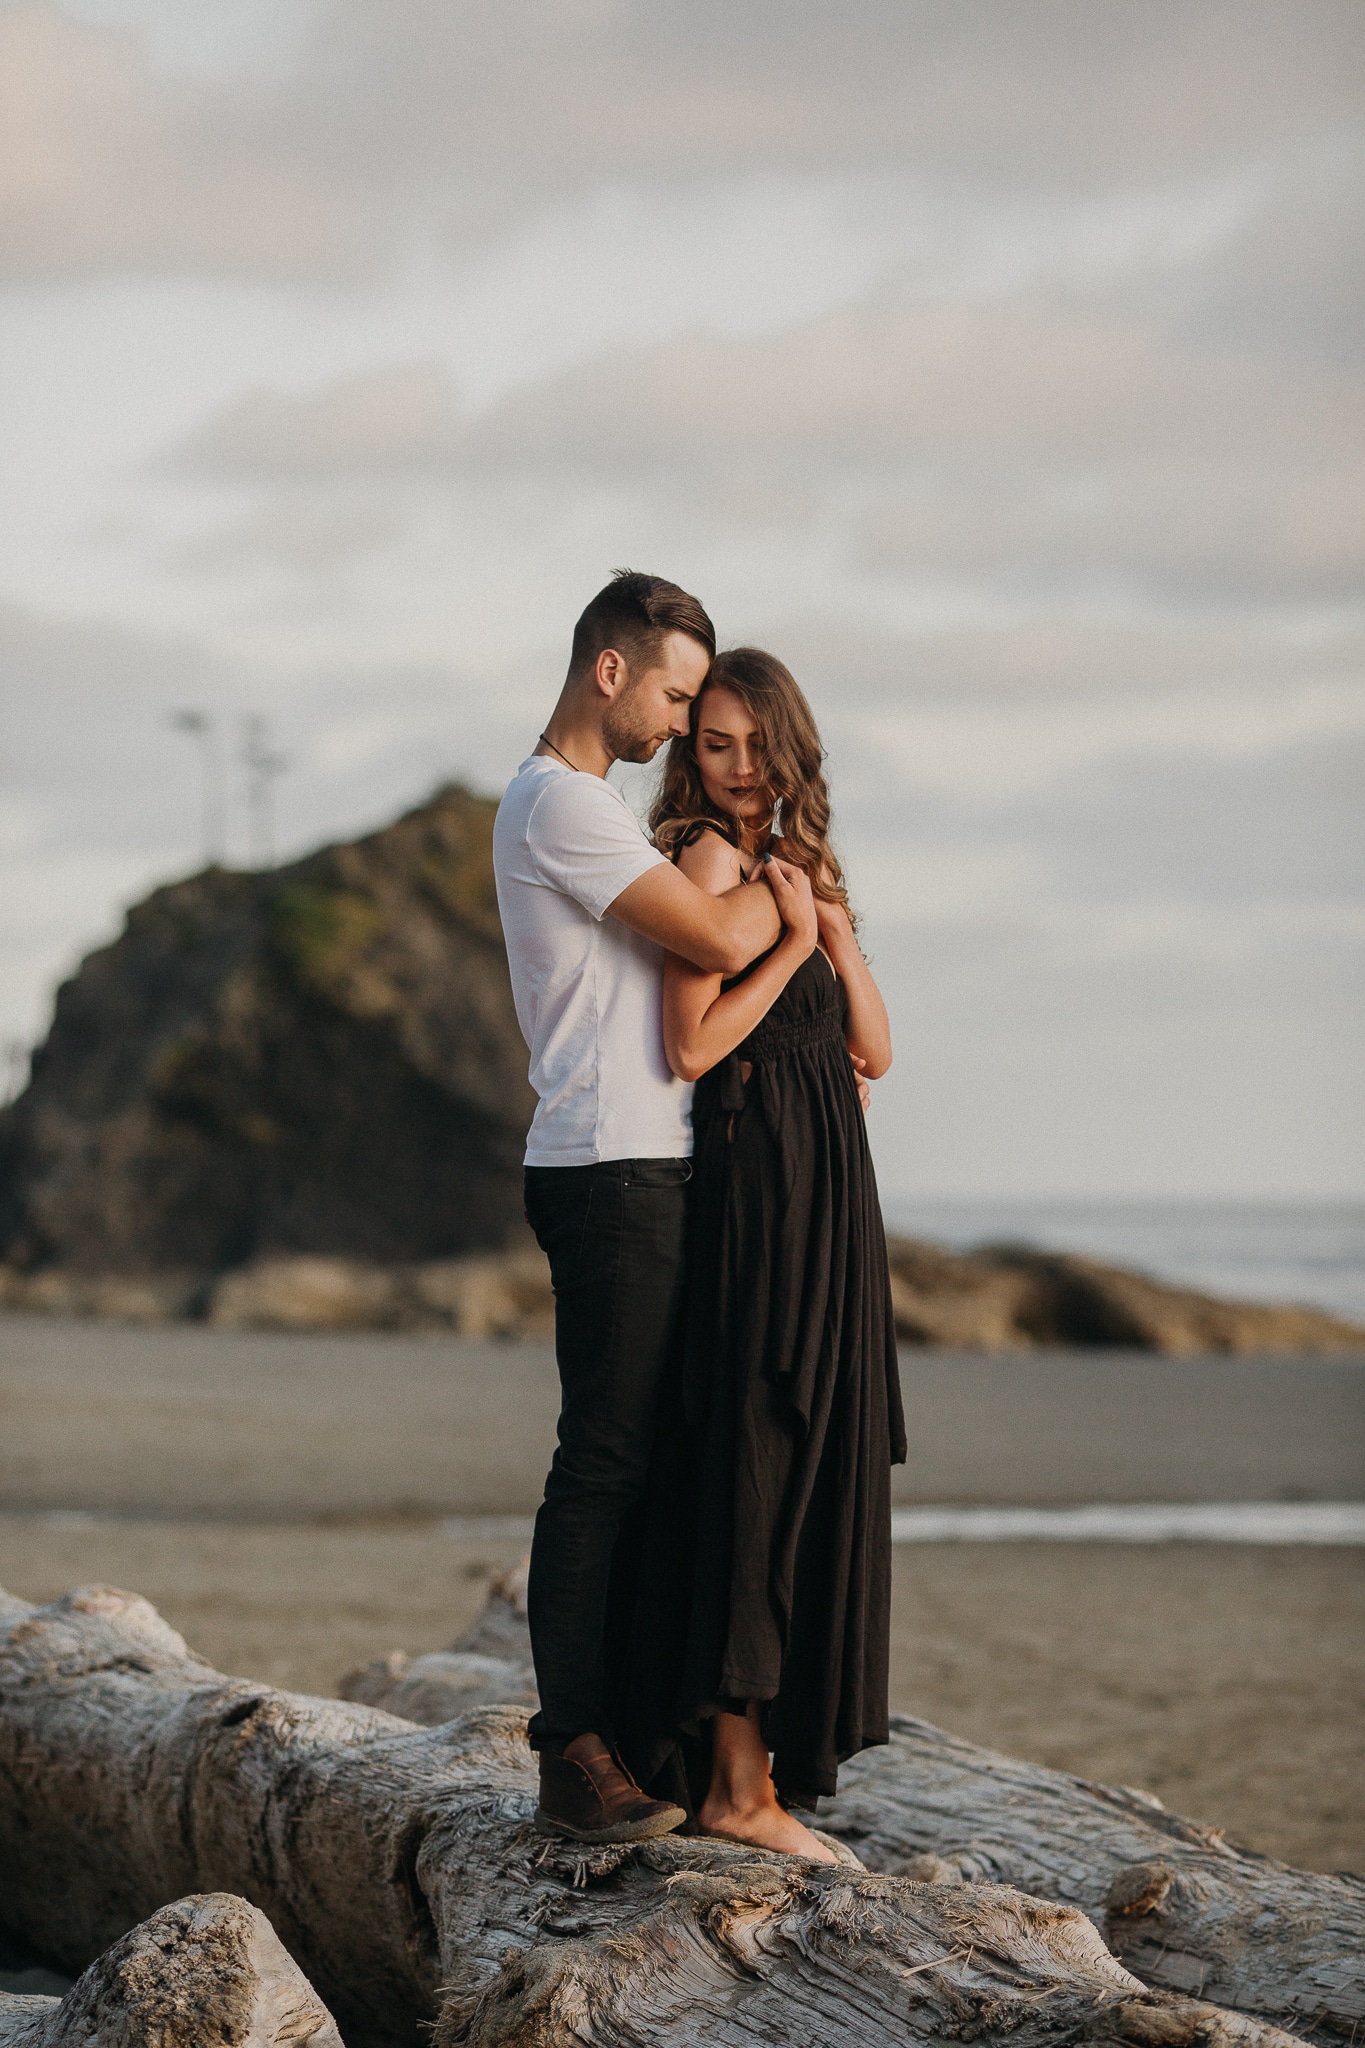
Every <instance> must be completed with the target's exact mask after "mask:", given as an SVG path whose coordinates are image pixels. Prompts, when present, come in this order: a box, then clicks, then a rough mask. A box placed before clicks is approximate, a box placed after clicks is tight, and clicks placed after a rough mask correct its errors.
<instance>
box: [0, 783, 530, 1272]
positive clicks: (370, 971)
mask: <svg viewBox="0 0 1365 2048" xmlns="http://www.w3.org/2000/svg"><path fill="white" fill-rule="evenodd" d="M495 809H496V805H495V804H494V803H493V802H492V801H490V800H489V799H487V798H484V797H479V796H474V795H472V794H471V793H470V792H469V791H468V790H465V789H461V788H459V787H456V786H450V787H447V788H444V789H442V790H439V791H438V792H437V794H436V795H435V796H433V797H432V799H431V801H430V802H429V803H426V804H424V805H422V806H421V807H420V808H419V809H417V810H414V811H411V812H409V813H408V814H407V815H406V816H405V817H402V818H400V819H399V820H398V821H397V823H395V824H393V825H391V826H389V827H388V828H387V829H386V830H384V831H381V832H376V833H373V834H371V835H370V836H369V837H367V838H364V839H361V840H358V841H356V842H355V843H353V844H349V845H338V846H328V847H324V848H323V849H322V850H321V851H320V852H317V853H314V854H311V855H310V856H309V857H308V858H307V859H305V860H301V861H297V862H295V863H293V864H292V865H291V866H288V867H284V868H280V869H277V870H274V871H273V872H269V873H262V874H248V873H232V872H229V871H227V870H225V869H222V868H210V869H209V870H207V872H205V873H203V874H200V875H196V876H194V877H192V878H191V879H190V880H188V881H185V882H178V883H175V884H172V885H171V886H169V887H167V888H162V889H158V890H156V891H155V892H154V893H153V894H152V895H151V896H149V897H148V898H147V900H146V901H145V902H143V903H139V904H137V905H136V906H135V907H134V908H133V909H132V910H131V911H130V912H129V913H128V918H127V923H126V926H125V929H124V931H123V934H122V936H121V937H120V938H118V939H117V940H116V941H115V942H114V944H113V945H111V946H107V947H104V948H103V949H102V950H101V951H99V952H97V953H92V954H91V955H90V956H89V958H88V959H86V960H85V961H84V962H83V963H82V965H81V968H80V970H79V972H78V973H77V974H76V976H75V977H74V978H73V979H72V980H71V981H69V982H67V983H66V984H65V986H64V987H63V988H62V989H61V990H60V991H59V993H58V997H57V1007H56V1016H55V1019H54V1022H53V1026H52V1030H51V1033H50V1035H49V1037H48V1039H47V1042H46V1043H45V1044H44V1045H43V1046H42V1048H41V1049H40V1051H39V1052H38V1053H37V1054H36V1055H35V1058H34V1062H33V1073H32V1079H31V1082H30V1085H29V1087H28V1088H27V1089H26V1090H25V1092H24V1093H23V1094H22V1095H21V1096H20V1097H19V1099H18V1100H17V1101H16V1102H15V1103H14V1104H13V1105H12V1106H11V1107H10V1108H9V1109H8V1110H7V1111H6V1112H5V1114H4V1116H3V1118H0V1258H2V1259H3V1260H4V1261H5V1262H6V1264H7V1265H8V1267H9V1269H10V1271H11V1272H12V1273H13V1274H15V1275H16V1277H17V1276H19V1275H24V1274H29V1275H37V1274H39V1273H41V1272H43V1271H44V1270H46V1271H48V1272H52V1273H56V1272H60V1273H62V1274H64V1275H67V1276H73V1277H74V1276H80V1275H104V1276H118V1277H119V1279H120V1280H121V1282H122V1283H123V1284H124V1285H125V1286H128V1285H131V1284H133V1283H134V1282H135V1281H136V1280H137V1278H138V1276H147V1278H148V1279H149V1280H150V1279H152V1278H153V1277H155V1279H156V1281H157V1285H158V1287H159V1289H160V1294H159V1295H158V1296H157V1298H158V1299H164V1300H165V1302H166V1304H167V1306H176V1305H178V1306H182V1307H183V1306H190V1305H192V1299H193V1297H194V1295H195V1292H196V1289H198V1290H201V1291H202V1289H203V1288H205V1287H206V1286H207V1284H208V1282H209V1281H210V1280H211V1279H212V1277H213V1276H214V1275H216V1274H218V1273H221V1272H222V1271H223V1270H224V1269H226V1268H229V1267H235V1266H240V1265H242V1264H244V1263H245V1262H247V1261H251V1260H256V1259H260V1258H263V1257H266V1256H268V1255H271V1254H277V1255H289V1254H294V1255H298V1254H307V1253H322V1254H326V1255H330V1256H337V1257H344V1258H358V1259H362V1260H366V1261H372V1262H376V1263H380V1264H387V1263H389V1262H391V1261H394V1260H419V1261H421V1260H432V1259H442V1258H449V1257H451V1256H452V1255H457V1254H460V1253H469V1252H475V1251H481V1250H494V1249H498V1248H501V1247H503V1246H505V1245H508V1244H511V1243H514V1242H516V1241H517V1239H518V1238H519V1237H520V1238H522V1239H523V1240H524V1236H525V1226H524V1224H523V1223H522V1221H521V1154H522V1144H523V1138H524V1135H525V1131H526V1126H527V1123H528V1122H529V1120H530V1115H531V1110H532V1107H533V1098H532V1095H531V1091H530V1087H529V1085H528V1083H527V1079H526V1048H525V1046H524V1044H523V1043H522V1039H521V1035H520V1033H519V1031H518V1030H517V1024H516V1018H515V1015H514V1013H513V1008H512V993H511V986H510V983H509V980H508V974H507V962H506V956H505V953H504V949H503V943H502V932H501V928H500V926H499V923H498V913H497V902H496V897H495V894H494V886H493V862H492V825H493V814H494V811H495ZM168 1289H169V1293H168V1292H167V1290H168ZM177 1290H178V1294H177ZM145 1291H146V1290H145V1289H144V1292H145ZM154 1292H155V1290H154ZM148 1298H149V1299H151V1296H149V1297H148Z"/></svg>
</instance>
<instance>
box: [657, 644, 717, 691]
mask: <svg viewBox="0 0 1365 2048" xmlns="http://www.w3.org/2000/svg"><path fill="white" fill-rule="evenodd" d="M663 657H664V663H665V665H666V666H667V667H668V668H669V669H671V670H672V672H673V675H674V677H675V679H676V680H677V682H678V683H679V684H680V685H681V686H682V687H683V688H684V689H687V690H690V692H691V694H692V695H693V696H694V697H695V696H696V694H697V692H698V690H700V688H701V686H702V684H703V683H704V682H705V681H706V678H707V676H708V675H709V673H710V670H711V656H710V654H709V653H708V652H707V650H706V649H705V648H704V647H703V646H702V644H701V642H700V640H694V639H693V638H692V635H691V634H690V633H670V634H669V635H668V638H667V639H666V640H665V641H664V644H663Z"/></svg>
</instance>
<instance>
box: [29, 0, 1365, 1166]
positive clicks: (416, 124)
mask: <svg viewBox="0 0 1365 2048" xmlns="http://www.w3.org/2000/svg"><path fill="white" fill-rule="evenodd" d="M1363 51H1365V26H1362V16H1361V11H1360V7H1359V4H1358V0H1340V4H1335V0H1276V4H1263V0H1172V4H1167V0H1103V4H1100V0H847V4H844V5H841V6H839V7H837V8H836V7H834V6H833V5H831V4H829V0H824V4H814V0H783V4H781V5H778V4H777V0H724V4H722V0H503V4H501V5H499V6H497V7H490V6H489V5H488V4H487V0H479V4H474V0H62V4H56V0H21V4H18V5H0V265H2V266H3V270H4V278H5V291H4V298H3V309H2V310H0V347H2V348H3V409H4V429H3V432H4V456H3V464H4V477H5V486H6V487H5V490H4V493H3V508H2V509H0V684H2V687H3V696H4V719H5V731H4V745H3V762H2V763H0V859H2V860H3V878H2V879H3V887H2V888H0V971H2V973H3V1011H2V1013H0V1030H3V1032H4V1034H5V1035H6V1036H7V1037H8V1039H9V1040H10V1041H20V1040H22V1041H25V1042H32V1041H33V1040H34V1039H35V1038H36V1037H38V1036H40V1035H41V1032H42V1030H43V1029H44V1027H45V1019H46V1016H47V1014H48V1010H49V1005H50V1001H51V992H52V988H53V986H54V984H55V982H56V980H57V979H58V978H59V976H60V975H61V974H62V973H63V972H66V971H69V969H70V967H71V965H72V964H73V963H74V962H75V961H76V960H77V959H78V958H79V956H80V954H81V953H82V952H83V951H84V950H86V949H88V948H89V947H90V946H91V945H92V944H95V943H98V942H99V941H101V940H102V939H104V938H106V937H107V936H109V935H110V934H111V933H112V932H113V931H114V930H116V929H117V923H118V917H119V913H120V910H121V908H122V907H123V906H124V905H126V904H127V903H128V902H129V901H130V900H132V899H133V898H134V897H135V896H137V895H138V894H139V893H141V892H142V891H143V890H145V889H146V888H147V887H148V886H150V885H151V884H152V883H153V882H155V881H157V880H160V879H164V878H166V877H169V876H173V875H178V874H182V873H185V872H188V871H190V870H191V869H192V868H193V867H195V866H196V865H197V864H198V863H199V859H200V855H201V847H202V836H201V823H200V802H199V786H198V782H197V757H196V751H195V743H194V741H193V740H192V739H191V738H189V737H187V736H186V735H185V734H184V733H182V732H179V731H177V730H175V729H174V727H173V726H172V723H171V716H172V714H173V713H174V712H175V711H176V710H177V709H185V708H189V709H202V710H205V711H207V712H210V713H212V714H213V715H214V716H215V717H216V718H217V720H218V721H219V727H220V731H221V733H222V735H223V738H224V743H225V748H226V751H227V753H228V755H229V756H230V760H229V769H230V773H229V777H228V784H229V786H228V797H229V803H228V818H227V825H228V846H227V851H228V855H229V857H230V858H231V859H233V860H237V861H242V860H245V859H246V858H247V855H248V852H249V840H248V820H247V814H246V810H245V806H244V802H243V782H242V771H241V768H240V764H239V762H238V760H237V753H238V751H239V744H240V731H241V720H242V719H243V718H244V717H248V716H264V717H266V718H268V720H269V721H270V724H269V743H270V745H271V746H272V747H273V748H274V749H276V750H277V751H278V752H279V753H280V754H281V755H282V756H283V758H284V761H285V763H286V765H285V767H284V768H283V771H282V772H281V774H280V775H279V777H278V781H277V786H276V806H277V846H278V851H279V854H280V855H281V857H283V856H286V855H289V854H292V853H295V852H298V851H301V850H303V849H304V848H306V847H308V846H310V845H312V844H315V843H316V842H317V841H319V840H320V839H322V838H324V837H329V836H334V835H337V834H349V833H351V832H353V831H356V830H358V829H361V828H363V827H366V826H369V825H373V824H376V823H379V822H382V821H383V820H385V819H386V818H388V817H389V816H391V815H392V814H393V813H394V812H395V811H396V810H397V809H398V808H399V807H400V806H402V805H404V804H406V803H409V802H412V801H415V800H418V799H420V798H421V797H422V796H423V795H424V794H425V793H426V792H427V791H428V790H429V789H430V788H431V786H432V785H433V784H434V783H435V782H436V781H437V780H438V779H440V778H442V777H444V776H446V775H448V774H458V775H461V776H464V777H466V778H468V779H470V780H471V781H473V782H474V783H475V784H477V785H478V786H481V787H483V788H486V789H490V790H497V789H499V788H500V787H501V786H502V784H503V783H504V782H505V781H506V779H507V777H508V775H509V774H510V773H511V771H512V770H513V768H514V767H515V765H516V763H517V761H518V760H519V759H520V758H521V757H522V755H523V754H524V753H525V752H526V751H527V749H528V746H529V744H530V743H532V742H533V740H534V736H535V733H536V731H537V729H538V727H539V725H540V724H541V722H542V721H543V719H544V717H545V715H546V713H547V711H548V709H549V706H550V704H551V702H552V699H553V696H554V693H555V690H556V688H557V686H558V682H559V680H560V677H561V675H562V671H563V665H564V660H565V654H566V649H567V636H568V629H569V627H570V625H571V623H572V620H573V618H574V616H575V615H576V613H577V612H578V610H579V609H580V608H581V606H582V604H583V603H584V601H585V600H586V598H587V597H588V596H590V595H591V593H592V592H593V591H594V590H595V589H596V588H597V587H598V586H599V585H600V584H601V583H602V582H603V580H604V579H605V577H606V575H607V574H608V573H609V572H610V570H611V569H612V568H614V567H616V566H617V565H619V564H622V563H627V564H630V565H631V566H634V567H641V568H649V569H657V570H659V571H661V572H663V573H665V574H668V575H670V576H673V577H675V578H677V579H678V580H679V581H681V582H682V583H684V584H686V585H688V586H689V587H690V588H692V589H694V590H695V591H697V593H698V594H699V595H700V596H701V597H702V598H703V599H704V600H705V601H706V603H707V604H708V606H709V607H710V609H711V611H712V613H713V615H714V617H715V618H716V621H717V624H718V627H719V630H720V633H721V637H722V640H723V641H725V642H730V643H734V642H737V641H741V640H756V641H758V642H760V643H762V644H765V645H768V646H770V647H773V648H774V649H775V650H776V651H778V652H779V653H781V654H782V655H783V656H784V657H785V658H786V659H787V660H788V661H789V662H790V663H791V665H792V666H793V667H794V669H795V670H796V673H797V675H798V677H799V678H800V679H801V680H802V681H803V682H804V684H805V685H806V688H807V690H808V692H809V695H810V697H811V699H812V702H813V703H814V705H815V708H816V711H817V715H818V716H819V718H820V721H821V725H822V729H823V732H824V736H825V739H826V743H827V745H828V748H829V753H830V767H831V775H832V780H833V785H834V790H835V796H836V816H837V819H838V823H839V832H840V839H841V844H842V848H843V850H844V852H845V854H846V856H847V863H848V867H849V869H850V874H851V879H852V884H853V889H854V893H855V896H856V898H857V900H858V902H859V903H860V904H861V905H862V906H863V908H864V910H865V913H866V932H867V944H868V947H869V950H870V951H871V953H872V954H873V956H874V958H875V963H876V966H877V968H878V970H879V972H880V974H881V976H882V978H883V981H884V985H885V987H886V990H887V993H888V996H889V999H890V1002H891V1006H892V1013H893V1019H894V1022H895V1025H896V1030H897V1044H898V1060H897V1065H896V1067H895V1069H894V1070H893V1073H892V1074H891V1076H889V1077H888V1079H887V1080H886V1081H885V1082H884V1083H882V1084H881V1086H880V1088H879V1090H878V1101H877V1105H876V1109H875V1113H874V1126H873V1128H874V1141H875V1144H876V1148H877V1155H878V1161H879V1167H880V1172H881V1176H882V1181H883V1185H884V1188H885V1189H886V1190H887V1192H888V1194H890V1195H891V1196H892V1197H893V1198H895V1197H901V1198H905V1199H909V1198H912V1197H921V1198H922V1197H926V1196H933V1195H959V1196H960V1195H1004V1196H1024V1195H1044V1196H1058V1195H1068V1194H1077V1195H1104V1196H1129V1195H1139V1196H1141V1195H1149V1196H1165V1195H1205V1194H1211V1195H1245V1196H1275V1195H1285V1196H1314V1195H1352V1194H1359V1193H1362V1192H1365V1094H1363V1092H1362V1087H1361V1080H1360V1075H1361V1069H1362V1061H1361V1058H1360V1052H1361V1015H1360V1012H1361V1002H1360V997H1361V988H1362V980H1363V979H1365V977H1363V976H1362V952H1363V951H1365V905H1363V900H1362V891H1361V868H1362V865H1363V864H1365V863H1363V862H1362V855H1363V854H1365V843H1363V842H1365V828H1363V827H1362V819H1363V818H1365V803H1362V791H1365V776H1363V775H1362V767H1363V766H1365V749H1363V748H1362V738H1363V736H1365V597H1363V596H1362V586H1361V578H1360V569H1361V542H1362V534H1363V533H1365V519H1363V518H1362V509H1363V499H1365V491H1363V490H1362V484H1363V482H1365V453H1363V450H1365V433H1363V431H1362V428H1363V426H1365V421H1363V420H1362V414H1363V413H1365V382H1362V379H1361V375H1360V370H1361V360H1360V359H1361V355H1362V336H1365V326H1363V325H1362V319H1361V310H1362V309H1361V306H1360V303H1359V298H1358V292H1359V284H1360V278H1361V275H1362V270H1361V254H1362V251H1361V225H1362V217H1363V216H1365V127H1362V120H1361V115H1362V103H1363V102H1365V83H1363V82H1362V52H1363Z"/></svg>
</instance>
